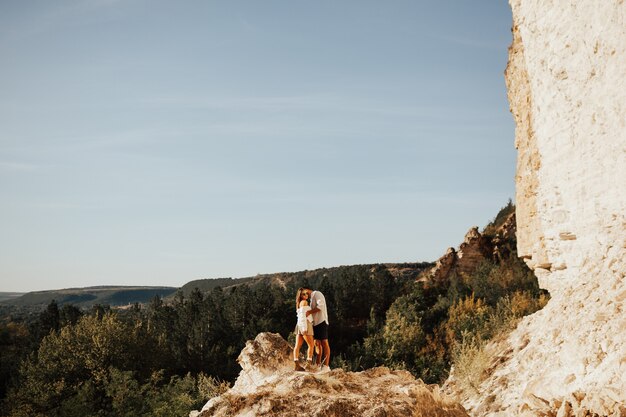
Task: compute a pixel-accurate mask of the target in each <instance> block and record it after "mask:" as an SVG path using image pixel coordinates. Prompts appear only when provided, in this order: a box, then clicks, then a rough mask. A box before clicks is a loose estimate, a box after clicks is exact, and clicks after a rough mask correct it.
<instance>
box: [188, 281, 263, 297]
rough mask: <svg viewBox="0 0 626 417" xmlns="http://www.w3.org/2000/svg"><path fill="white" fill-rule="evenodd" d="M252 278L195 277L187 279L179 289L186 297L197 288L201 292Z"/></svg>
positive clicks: (240, 282)
mask: <svg viewBox="0 0 626 417" xmlns="http://www.w3.org/2000/svg"><path fill="white" fill-rule="evenodd" d="M253 279H254V278H206V279H196V280H193V281H189V282H188V283H186V284H185V285H183V286H182V287H180V290H181V291H182V292H183V294H184V295H185V297H187V296H188V295H189V294H191V292H192V291H193V290H194V289H195V288H198V289H199V290H200V291H202V292H206V291H211V290H212V289H213V288H215V287H222V288H226V287H231V286H233V285H239V284H243V283H245V282H249V281H251V280H253Z"/></svg>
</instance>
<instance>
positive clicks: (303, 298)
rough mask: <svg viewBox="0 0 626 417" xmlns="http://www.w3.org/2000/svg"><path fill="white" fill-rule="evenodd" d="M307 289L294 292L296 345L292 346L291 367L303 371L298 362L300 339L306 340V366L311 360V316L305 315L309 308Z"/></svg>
mask: <svg viewBox="0 0 626 417" xmlns="http://www.w3.org/2000/svg"><path fill="white" fill-rule="evenodd" d="M309 296H310V294H309V291H308V290H307V289H306V288H300V289H298V292H297V293H296V315H297V317H298V322H297V324H296V346H295V347H294V348H293V368H294V369H295V370H296V371H303V370H304V368H302V367H301V366H300V364H298V356H299V355H300V348H301V347H302V341H303V340H304V341H306V344H307V345H308V349H307V351H306V363H307V368H309V367H310V365H311V363H312V360H313V349H314V347H313V323H312V322H313V317H312V316H310V315H309V316H308V317H307V315H306V312H307V310H310V309H311V307H310V306H309Z"/></svg>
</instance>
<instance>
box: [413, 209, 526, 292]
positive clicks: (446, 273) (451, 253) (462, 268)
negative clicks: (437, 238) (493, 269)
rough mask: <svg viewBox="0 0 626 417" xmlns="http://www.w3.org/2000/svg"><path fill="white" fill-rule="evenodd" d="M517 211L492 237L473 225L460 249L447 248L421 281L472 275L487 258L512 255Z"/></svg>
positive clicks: (437, 280)
mask: <svg viewBox="0 0 626 417" xmlns="http://www.w3.org/2000/svg"><path fill="white" fill-rule="evenodd" d="M515 227H516V226H515V213H512V214H511V215H509V216H508V217H507V218H506V219H505V220H504V221H503V222H502V224H501V225H500V226H499V227H498V228H497V229H496V230H495V232H494V234H493V236H485V235H483V234H481V233H480V232H479V231H478V227H472V228H471V229H469V230H468V232H467V233H466V234H465V238H464V239H463V242H462V243H461V245H459V249H458V250H455V249H454V248H448V250H447V251H446V253H445V254H444V255H443V256H442V257H441V258H439V259H438V260H437V262H435V265H434V266H433V267H432V268H431V269H429V270H427V271H425V272H424V274H422V276H421V277H420V279H419V281H421V282H425V283H429V282H445V281H446V280H448V279H449V278H450V277H451V276H452V275H453V274H456V275H457V276H459V277H461V278H462V277H464V276H467V275H470V274H472V273H474V272H475V271H476V269H477V268H478V267H479V266H480V264H482V263H483V262H485V261H499V260H502V259H503V258H505V257H506V256H508V255H509V254H510V252H511V251H510V247H509V245H510V243H511V242H514V241H515Z"/></svg>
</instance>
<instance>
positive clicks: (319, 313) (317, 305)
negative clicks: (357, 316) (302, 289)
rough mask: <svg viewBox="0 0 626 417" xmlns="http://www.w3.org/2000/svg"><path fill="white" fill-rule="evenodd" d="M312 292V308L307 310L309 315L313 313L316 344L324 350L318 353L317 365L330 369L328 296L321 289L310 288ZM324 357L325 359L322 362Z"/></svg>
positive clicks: (323, 368) (326, 369) (324, 369)
mask: <svg viewBox="0 0 626 417" xmlns="http://www.w3.org/2000/svg"><path fill="white" fill-rule="evenodd" d="M308 291H309V292H310V294H311V297H310V300H311V301H310V302H311V310H309V311H307V312H306V315H307V317H308V316H309V315H310V314H313V338H314V339H315V345H316V346H317V347H318V348H319V350H320V351H321V352H322V354H321V355H317V365H318V366H320V371H322V372H324V371H330V366H329V363H330V345H329V344H328V310H327V309H326V298H325V297H324V294H322V293H321V292H319V291H313V292H311V290H308ZM322 358H324V361H323V362H322Z"/></svg>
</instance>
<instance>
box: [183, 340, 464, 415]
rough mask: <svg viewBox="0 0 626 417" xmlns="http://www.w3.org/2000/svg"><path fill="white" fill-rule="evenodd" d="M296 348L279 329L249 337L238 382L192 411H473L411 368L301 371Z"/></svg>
mask: <svg viewBox="0 0 626 417" xmlns="http://www.w3.org/2000/svg"><path fill="white" fill-rule="evenodd" d="M291 349H292V348H291V346H289V344H288V343H287V342H286V341H285V340H284V339H283V338H282V337H281V336H280V335H278V334H274V333H261V334H259V335H258V336H257V337H256V338H255V340H253V341H248V343H247V344H246V347H245V348H244V349H243V350H242V352H241V354H240V355H239V358H238V361H239V364H240V365H241V367H242V371H241V373H240V374H239V377H238V378H237V381H236V382H235V384H234V386H233V387H232V388H231V389H230V390H229V391H228V392H226V393H224V394H223V395H221V396H219V397H216V398H213V399H211V400H210V401H209V402H208V403H207V404H206V405H205V406H204V407H203V409H202V410H201V411H200V412H192V413H191V414H190V416H192V417H208V416H215V417H227V416H228V417H230V416H294V417H295V416H299V415H307V416H318V417H322V416H336V417H340V416H341V417H351V416H354V417H357V416H358V417H383V416H414V417H431V416H439V417H448V416H450V417H467V413H466V412H465V410H463V407H461V406H460V405H459V404H458V403H453V402H451V401H450V400H448V399H447V398H445V397H444V396H443V395H442V393H441V392H440V391H439V387H437V386H429V385H426V384H424V383H423V382H422V381H420V380H416V379H415V378H414V377H413V376H412V375H411V374H410V373H409V372H406V371H391V370H389V369H387V368H373V369H369V370H367V371H364V372H345V371H343V370H342V369H334V370H332V371H330V372H326V373H309V372H296V371H293V370H292V366H293V364H292V361H291Z"/></svg>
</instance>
